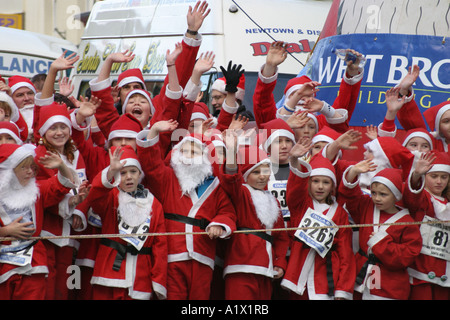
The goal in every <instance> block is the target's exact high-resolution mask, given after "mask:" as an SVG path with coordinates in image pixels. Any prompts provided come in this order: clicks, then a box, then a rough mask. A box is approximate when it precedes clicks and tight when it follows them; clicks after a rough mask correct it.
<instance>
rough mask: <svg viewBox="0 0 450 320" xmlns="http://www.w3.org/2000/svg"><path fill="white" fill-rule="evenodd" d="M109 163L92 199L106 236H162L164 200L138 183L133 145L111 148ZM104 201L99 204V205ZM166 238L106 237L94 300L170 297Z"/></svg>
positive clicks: (139, 172) (97, 266)
mask: <svg viewBox="0 0 450 320" xmlns="http://www.w3.org/2000/svg"><path fill="white" fill-rule="evenodd" d="M109 154H110V158H111V159H110V165H109V167H107V168H105V169H104V170H102V172H101V173H99V174H98V175H97V176H96V177H95V179H94V181H93V183H92V189H91V191H90V193H89V198H88V201H89V202H90V203H91V204H92V208H93V209H94V211H95V212H98V213H99V215H100V217H101V220H102V233H105V234H143V233H164V232H165V230H166V229H165V225H164V212H163V210H162V206H161V204H160V202H159V201H158V200H157V199H156V198H155V197H154V196H153V194H151V193H150V192H149V190H148V189H145V188H144V186H143V185H142V184H140V182H141V180H142V178H143V171H142V168H141V165H140V163H139V161H138V159H137V155H136V152H135V151H134V150H133V149H132V148H131V147H130V146H124V147H118V148H116V147H112V148H111V149H110V151H109ZM100 200H101V201H100ZM166 278H167V238H166V237H165V236H153V237H149V236H144V235H143V236H130V237H123V238H119V239H111V238H102V239H101V240H100V247H99V250H98V253H97V257H96V259H95V266H94V272H93V275H92V280H91V283H92V284H93V299H95V300H111V299H113V300H124V299H139V300H149V299H150V298H151V297H152V296H154V295H155V294H156V297H157V298H158V299H165V298H166V297H167V289H166Z"/></svg>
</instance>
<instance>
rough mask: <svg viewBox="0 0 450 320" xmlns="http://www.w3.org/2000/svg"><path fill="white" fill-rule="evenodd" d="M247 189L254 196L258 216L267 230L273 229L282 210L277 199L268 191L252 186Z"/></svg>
mask: <svg viewBox="0 0 450 320" xmlns="http://www.w3.org/2000/svg"><path fill="white" fill-rule="evenodd" d="M247 188H248V190H249V191H250V194H251V196H252V201H253V205H254V206H255V211H256V216H257V217H258V219H259V221H261V223H262V224H263V225H264V226H265V227H266V228H267V229H271V228H272V227H273V225H274V224H275V222H276V221H277V220H278V218H279V215H280V208H279V207H278V203H277V201H276V199H275V197H274V196H273V195H272V193H271V192H270V191H267V190H264V191H263V190H257V189H253V188H252V187H250V186H247Z"/></svg>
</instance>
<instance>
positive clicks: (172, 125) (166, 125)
mask: <svg viewBox="0 0 450 320" xmlns="http://www.w3.org/2000/svg"><path fill="white" fill-rule="evenodd" d="M177 127H178V121H176V120H173V119H170V120H162V121H158V122H156V123H154V124H153V125H152V126H151V127H150V130H149V132H148V135H147V140H151V139H153V138H155V137H156V136H157V135H158V134H160V133H161V132H167V131H173V130H175V129H176V128H177Z"/></svg>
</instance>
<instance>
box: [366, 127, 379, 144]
mask: <svg viewBox="0 0 450 320" xmlns="http://www.w3.org/2000/svg"><path fill="white" fill-rule="evenodd" d="M366 137H367V138H369V139H370V140H375V139H376V138H378V128H377V127H376V126H374V125H373V124H371V125H370V126H367V127H366Z"/></svg>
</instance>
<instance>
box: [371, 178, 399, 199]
mask: <svg viewBox="0 0 450 320" xmlns="http://www.w3.org/2000/svg"><path fill="white" fill-rule="evenodd" d="M374 182H378V183H381V184H383V185H385V186H386V187H387V188H388V189H389V190H391V192H392V193H393V194H394V197H395V199H397V200H398V201H399V200H401V199H402V193H401V191H400V190H399V189H398V188H397V187H396V186H395V185H394V184H393V183H392V181H391V180H389V179H388V178H385V177H381V176H375V177H373V178H372V183H374ZM372 183H371V184H372Z"/></svg>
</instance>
